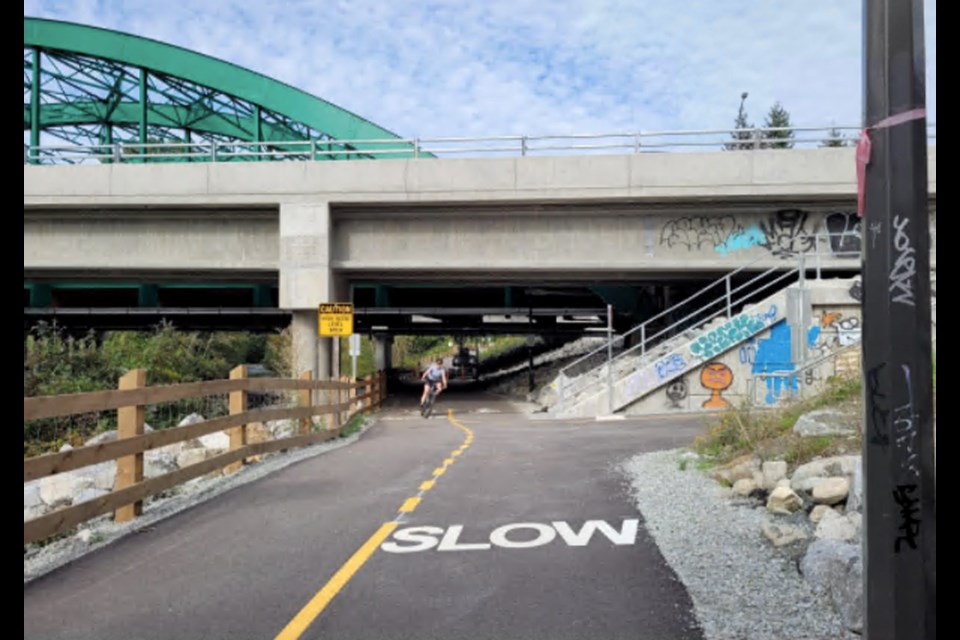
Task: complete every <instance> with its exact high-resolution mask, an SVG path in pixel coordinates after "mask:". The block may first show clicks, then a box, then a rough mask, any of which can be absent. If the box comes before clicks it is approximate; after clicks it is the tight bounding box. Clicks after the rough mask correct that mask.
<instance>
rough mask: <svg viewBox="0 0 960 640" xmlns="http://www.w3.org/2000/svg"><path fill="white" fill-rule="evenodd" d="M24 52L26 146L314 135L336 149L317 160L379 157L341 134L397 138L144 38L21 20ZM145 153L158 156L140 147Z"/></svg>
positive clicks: (320, 103)
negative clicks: (348, 142)
mask: <svg viewBox="0 0 960 640" xmlns="http://www.w3.org/2000/svg"><path fill="white" fill-rule="evenodd" d="M23 49H24V60H23V69H24V71H23V87H24V106H23V129H24V138H25V140H24V147H25V150H26V149H27V148H28V147H29V148H30V149H37V148H38V147H40V145H41V140H42V141H43V144H48V143H49V144H62V143H67V144H71V145H86V146H89V145H109V144H114V143H128V144H148V143H154V144H156V143H164V144H171V143H189V144H196V143H200V142H237V143H244V142H246V143H267V142H274V143H280V142H293V141H315V143H319V144H320V145H321V148H322V149H323V150H331V151H336V152H337V153H336V154H331V155H326V154H322V155H319V156H317V157H318V158H319V159H338V158H357V157H378V156H375V155H371V154H369V153H364V151H370V150H373V149H377V148H379V147H381V146H382V145H377V144H366V145H364V144H362V143H352V144H346V143H342V142H338V141H346V140H353V141H356V140H395V139H397V138H398V137H399V136H397V134H395V133H393V132H391V131H388V130H386V129H384V128H382V127H380V126H378V125H376V124H374V123H372V122H370V121H368V120H365V119H363V118H361V117H360V116H357V115H355V114H353V113H351V112H349V111H347V110H345V109H342V108H340V107H338V106H336V105H334V104H331V103H329V102H327V101H325V100H322V99H320V98H317V97H316V96H312V95H310V94H308V93H306V92H304V91H301V90H299V89H296V88H295V87H291V86H290V85H287V84H284V83H282V82H278V81H276V80H273V79H272V78H269V77H267V76H264V75H262V74H259V73H256V72H254V71H250V70H248V69H244V68H242V67H239V66H237V65H235V64H232V63H229V62H225V61H223V60H218V59H216V58H213V57H210V56H207V55H203V54H200V53H197V52H195V51H190V50H188V49H184V48H182V47H177V46H173V45H170V44H166V43H163V42H158V41H156V40H151V39H148V38H141V37H138V36H134V35H130V34H126V33H121V32H117V31H111V30H108V29H101V28H98V27H90V26H86V25H80V24H74V23H69V22H61V21H56V20H43V19H38V18H28V17H24V19H23ZM28 135H29V139H28V138H27V136H28ZM396 145H397V143H395V142H394V143H392V144H391V145H390V146H391V148H396ZM265 148H266V147H265ZM268 148H270V149H274V150H291V149H294V150H301V151H304V152H306V150H307V149H308V147H307V146H306V145H303V146H298V147H290V146H286V147H284V146H283V145H280V144H273V145H270V146H269V147H268ZM412 155H413V153H412V146H411V152H410V153H405V154H391V155H390V156H388V157H394V158H395V157H404V156H407V157H409V156H412ZM31 159H33V160H37V159H42V158H37V157H36V156H34V155H31ZM143 159H145V160H160V159H164V158H157V157H150V155H149V154H148V153H146V151H144V158H143Z"/></svg>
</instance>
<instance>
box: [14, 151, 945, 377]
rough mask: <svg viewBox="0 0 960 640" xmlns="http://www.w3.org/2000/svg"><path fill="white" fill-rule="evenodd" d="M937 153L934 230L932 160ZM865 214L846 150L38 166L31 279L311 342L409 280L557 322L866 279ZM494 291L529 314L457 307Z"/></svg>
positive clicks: (441, 298) (27, 251)
mask: <svg viewBox="0 0 960 640" xmlns="http://www.w3.org/2000/svg"><path fill="white" fill-rule="evenodd" d="M929 158H930V160H929V168H930V191H931V199H932V200H931V202H932V207H931V208H932V211H933V212H932V214H931V216H932V218H931V227H932V228H934V229H935V226H936V213H935V203H936V149H935V148H932V149H931V150H930V155H929ZM854 202H855V178H854V161H853V151H852V150H851V149H813V150H792V151H780V150H768V151H743V152H729V153H695V154H694V153H683V154H680V153H678V154H656V155H653V154H651V155H643V154H639V155H619V156H588V157H585V156H559V157H521V158H475V159H456V160H450V159H408V160H392V161H379V162H359V161H358V162H343V163H312V162H262V163H244V164H239V163H236V164H220V163H195V164H194V163H190V164H145V165H124V164H120V165H103V164H101V165H80V166H64V165H56V166H45V165H39V166H35V165H30V164H25V165H24V279H25V281H28V282H30V283H32V284H33V286H37V285H42V284H43V283H45V282H71V281H73V282H79V281H88V282H96V283H119V282H159V283H180V284H185V283H190V282H198V281H202V282H216V283H231V282H236V281H238V280H239V281H245V282H253V283H256V284H260V285H265V286H266V287H271V286H277V287H278V291H277V294H276V296H277V297H276V306H275V307H274V308H275V309H279V310H282V311H283V312H284V313H289V314H290V317H291V318H292V321H293V326H294V327H295V330H296V332H297V333H298V335H300V336H302V340H301V341H302V342H304V343H307V342H312V340H309V339H308V338H307V336H308V335H309V336H312V335H313V333H314V325H315V322H314V314H315V309H316V305H317V304H318V303H320V302H325V301H337V300H345V299H348V298H351V297H353V298H354V299H355V300H356V301H357V302H358V304H360V306H362V307H369V308H376V307H377V306H383V307H386V308H388V309H397V308H402V307H398V306H395V305H396V303H391V302H390V300H389V299H381V300H380V301H379V302H380V303H382V305H378V300H377V299H376V298H377V295H381V296H383V295H387V296H389V295H390V294H391V293H393V294H394V295H398V296H403V295H404V293H403V292H404V287H410V286H411V285H424V284H431V285H433V286H437V287H440V288H439V289H435V290H432V291H429V290H428V293H427V294H426V295H424V294H423V293H422V292H421V293H420V296H419V298H415V297H413V296H410V294H406V295H407V296H408V297H407V299H408V300H413V299H419V301H420V304H419V305H418V307H443V306H451V307H460V308H462V307H464V306H476V307H487V308H488V309H487V312H485V313H484V314H481V315H493V314H492V313H489V312H490V311H494V310H496V308H497V307H500V308H510V309H518V308H519V309H523V308H528V307H529V306H531V304H530V299H531V298H532V296H531V295H530V291H531V290H533V289H538V288H539V289H543V290H544V292H545V294H546V295H545V296H544V297H545V298H547V299H549V300H550V301H551V302H552V303H553V304H549V306H550V307H552V308H562V305H558V304H556V301H557V299H559V298H560V297H561V295H562V292H563V291H564V290H567V291H569V290H571V289H573V290H575V292H579V293H581V294H583V293H585V292H587V291H589V290H590V288H591V287H596V286H598V285H600V286H603V285H619V286H622V285H625V284H626V285H631V286H638V287H652V291H653V292H654V295H658V296H660V297H661V300H660V301H659V303H660V304H663V303H664V301H663V300H662V297H663V296H665V295H669V293H668V290H667V289H666V285H667V283H673V284H674V285H676V284H677V283H679V282H682V281H683V280H687V279H697V278H701V279H702V278H710V277H713V276H715V275H716V274H720V273H723V272H726V271H729V270H732V269H733V268H735V267H736V266H738V265H741V264H743V263H745V262H747V261H750V260H754V261H757V267H758V268H762V267H768V266H773V265H776V264H778V262H781V261H782V259H783V257H784V256H788V255H795V254H796V253H805V254H808V255H809V265H810V266H811V267H812V266H819V267H820V268H821V269H823V270H825V271H851V270H856V269H858V268H859V261H858V260H856V259H854V260H852V261H851V259H850V255H853V254H849V253H848V254H847V255H845V253H847V252H850V251H852V250H854V249H856V250H857V251H859V248H860V246H859V245H860V233H859V224H858V220H857V218H856V216H855V214H854V213H853V209H854ZM830 234H833V235H830ZM933 246H934V250H935V242H934V245H933ZM365 285H366V286H365ZM494 286H498V287H501V290H502V291H503V292H504V295H505V296H509V295H517V294H522V295H523V304H517V303H513V304H511V302H513V301H512V300H510V299H505V300H504V301H503V302H502V303H501V304H490V303H487V304H485V305H484V304H482V302H481V304H479V305H477V304H473V305H465V304H463V302H464V301H465V300H466V299H468V298H469V297H471V296H473V297H474V299H477V298H478V297H479V298H480V299H481V300H482V299H483V296H484V295H486V296H487V299H488V300H489V299H490V289H491V288H492V287H494ZM378 287H382V288H385V290H386V293H385V294H384V293H383V292H384V289H380V290H379V291H378ZM455 288H459V289H460V291H462V292H465V297H461V298H459V299H458V298H456V297H454V296H450V295H449V291H453V290H454V289H455ZM414 291H416V290H415V289H414ZM438 292H440V293H443V294H444V295H440V294H439V293H438ZM494 295H496V294H494ZM551 296H552V298H551ZM583 297H584V296H581V300H582V298H583ZM427 301H432V303H429V304H428V303H427ZM451 302H452V304H450V303H451ZM518 302H519V300H518ZM458 303H459V304H458ZM405 306H410V307H413V306H414V305H405ZM537 306H538V307H541V306H543V305H540V304H537ZM576 306H582V307H583V308H587V309H589V308H590V307H591V306H592V307H593V310H594V311H595V310H596V308H597V307H598V306H599V305H597V304H596V302H594V303H593V304H592V305H590V304H589V303H587V304H585V305H581V304H579V303H578V305H576ZM572 311H573V310H572V309H571V310H568V313H567V315H572ZM371 313H372V312H371ZM391 313H393V312H388V311H384V313H382V314H380V315H381V316H382V318H381V321H382V322H387V319H386V316H389V315H390V314H391ZM372 315H373V313H372ZM396 315H398V316H404V318H406V315H413V314H406V315H405V314H403V313H402V312H396ZM475 315H476V314H475ZM503 315H506V314H503ZM385 326H389V323H388V324H387V325H385ZM320 350H321V357H322V358H323V359H324V360H326V359H328V358H329V355H327V351H328V349H326V348H325V347H324V346H323V345H322V344H321V345H320ZM308 357H309V358H311V359H312V358H313V355H310V356H308ZM322 370H323V368H321V371H322ZM328 371H329V370H328Z"/></svg>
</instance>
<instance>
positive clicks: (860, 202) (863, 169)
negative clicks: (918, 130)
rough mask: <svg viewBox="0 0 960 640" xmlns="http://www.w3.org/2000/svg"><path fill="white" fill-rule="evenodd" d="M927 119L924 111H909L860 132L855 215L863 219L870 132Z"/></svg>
mask: <svg viewBox="0 0 960 640" xmlns="http://www.w3.org/2000/svg"><path fill="white" fill-rule="evenodd" d="M926 117H927V110H926V109H911V110H909V111H904V112H903V113H898V114H896V115H892V116H890V117H889V118H884V119H883V120H881V121H880V122H878V123H877V124H875V125H873V126H872V127H867V128H866V129H863V130H862V131H861V132H860V139H859V140H858V141H857V153H856V156H857V215H858V216H860V217H861V218H862V217H863V212H864V207H865V205H866V197H865V196H864V185H865V183H866V181H867V165H868V164H870V151H871V147H872V146H873V145H872V144H871V142H870V132H871V131H873V130H875V129H886V128H888V127H894V126H896V125H898V124H903V123H904V122H911V121H913V120H920V119H921V118H926Z"/></svg>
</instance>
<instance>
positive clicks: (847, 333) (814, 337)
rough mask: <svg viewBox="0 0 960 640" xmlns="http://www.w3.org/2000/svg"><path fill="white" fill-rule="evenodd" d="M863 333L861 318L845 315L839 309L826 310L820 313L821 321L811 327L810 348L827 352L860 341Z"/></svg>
mask: <svg viewBox="0 0 960 640" xmlns="http://www.w3.org/2000/svg"><path fill="white" fill-rule="evenodd" d="M861 333H862V330H861V327H860V318H857V317H856V316H849V317H844V315H843V314H842V313H841V312H839V311H824V312H823V313H821V314H820V321H819V322H818V323H817V324H816V325H815V326H814V327H812V328H811V329H810V334H809V336H808V337H809V339H810V348H811V349H816V350H818V351H820V352H821V353H826V352H827V351H832V350H833V349H837V348H839V347H849V346H850V345H852V344H856V343H858V342H860V338H861Z"/></svg>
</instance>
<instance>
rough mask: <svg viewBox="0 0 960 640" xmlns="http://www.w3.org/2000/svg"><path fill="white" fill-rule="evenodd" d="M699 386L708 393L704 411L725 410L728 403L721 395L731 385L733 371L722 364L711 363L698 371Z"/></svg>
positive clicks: (728, 405)
mask: <svg viewBox="0 0 960 640" xmlns="http://www.w3.org/2000/svg"><path fill="white" fill-rule="evenodd" d="M700 384H701V385H703V388H704V389H707V390H708V391H709V392H710V397H709V398H707V399H706V400H704V402H703V408H704V409H727V408H729V407H730V402H729V401H728V400H727V399H726V398H724V397H723V395H722V393H723V392H724V391H726V390H727V389H729V388H730V385H732V384H733V371H731V370H730V367H728V366H727V365H725V364H724V363H722V362H711V363H709V364H706V365H704V366H703V369H701V370H700Z"/></svg>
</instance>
